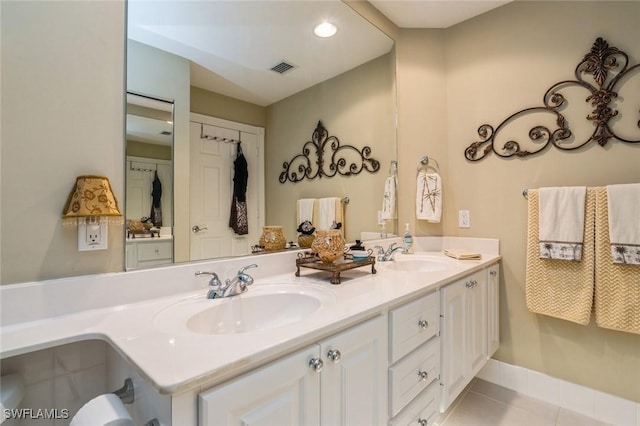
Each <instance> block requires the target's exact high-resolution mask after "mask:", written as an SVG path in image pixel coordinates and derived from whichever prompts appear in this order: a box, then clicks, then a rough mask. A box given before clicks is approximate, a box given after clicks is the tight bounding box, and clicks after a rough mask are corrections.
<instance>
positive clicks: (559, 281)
mask: <svg viewBox="0 0 640 426" xmlns="http://www.w3.org/2000/svg"><path fill="white" fill-rule="evenodd" d="M595 198H596V196H595V190H593V189H591V188H589V189H588V190H587V194H586V207H585V228H586V229H588V230H590V232H587V233H586V234H585V236H584V241H583V243H584V247H583V253H582V262H565V261H561V260H554V259H541V258H540V256H539V247H538V239H539V218H538V216H539V207H538V191H537V190H535V189H530V190H529V192H528V235H527V267H526V272H525V298H526V302H527V308H528V309H529V310H530V311H531V312H535V313H538V314H543V315H549V316H552V317H556V318H562V319H565V320H567V321H573V322H575V323H578V324H582V325H587V324H589V320H590V317H591V307H592V304H593V284H594V283H593V280H594V278H593V277H594V264H595V263H594V239H595V238H594V233H593V227H594V222H595Z"/></svg>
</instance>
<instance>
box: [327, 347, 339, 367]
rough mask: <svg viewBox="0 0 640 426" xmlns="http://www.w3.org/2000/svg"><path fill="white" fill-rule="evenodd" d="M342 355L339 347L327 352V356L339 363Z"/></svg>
mask: <svg viewBox="0 0 640 426" xmlns="http://www.w3.org/2000/svg"><path fill="white" fill-rule="evenodd" d="M341 356H342V354H341V353H340V351H339V350H337V349H331V350H330V351H329V352H327V358H329V359H330V360H331V361H333V363H334V364H337V363H339V362H340V357H341Z"/></svg>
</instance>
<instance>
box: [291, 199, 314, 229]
mask: <svg viewBox="0 0 640 426" xmlns="http://www.w3.org/2000/svg"><path fill="white" fill-rule="evenodd" d="M315 204H316V200H315V198H302V199H300V200H298V204H297V214H296V217H297V219H296V220H297V221H298V222H297V224H296V226H297V225H300V224H301V223H302V222H304V221H305V220H308V221H309V222H311V223H313V219H314V218H313V209H314V205H315Z"/></svg>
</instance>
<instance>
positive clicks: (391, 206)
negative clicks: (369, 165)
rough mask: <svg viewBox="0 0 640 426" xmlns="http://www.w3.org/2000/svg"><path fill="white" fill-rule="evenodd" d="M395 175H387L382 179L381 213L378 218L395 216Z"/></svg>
mask: <svg viewBox="0 0 640 426" xmlns="http://www.w3.org/2000/svg"><path fill="white" fill-rule="evenodd" d="M396 185H397V182H396V177H395V176H389V177H388V178H387V179H386V180H385V181H384V196H383V198H382V213H381V216H380V218H381V219H383V220H388V219H395V218H396Z"/></svg>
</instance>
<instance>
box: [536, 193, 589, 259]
mask: <svg viewBox="0 0 640 426" xmlns="http://www.w3.org/2000/svg"><path fill="white" fill-rule="evenodd" d="M586 190H587V189H586V187H584V186H579V187H578V186H576V187H563V188H540V189H539V190H538V196H539V209H540V213H539V218H538V220H539V226H540V228H539V244H538V246H539V253H540V257H541V258H543V259H557V260H580V259H582V246H583V244H582V243H583V239H584V214H585V213H584V205H585V194H586Z"/></svg>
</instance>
